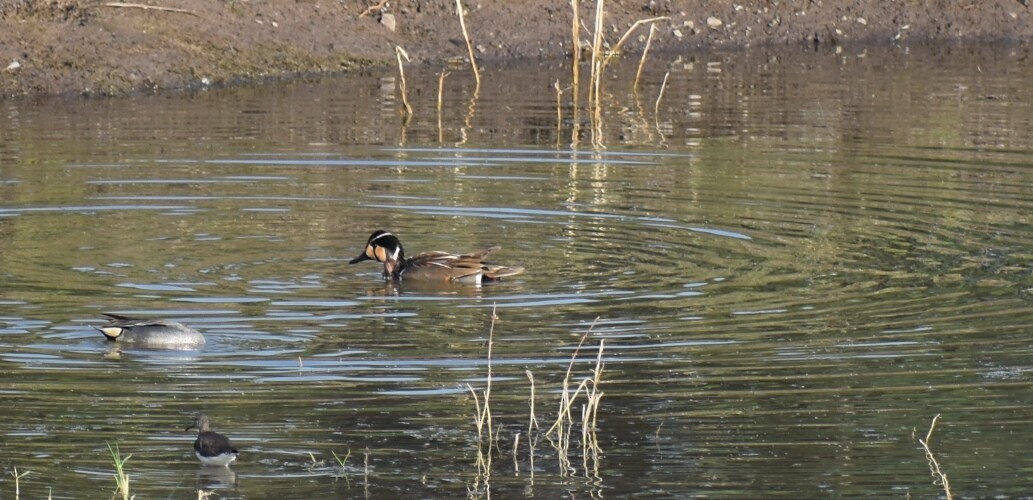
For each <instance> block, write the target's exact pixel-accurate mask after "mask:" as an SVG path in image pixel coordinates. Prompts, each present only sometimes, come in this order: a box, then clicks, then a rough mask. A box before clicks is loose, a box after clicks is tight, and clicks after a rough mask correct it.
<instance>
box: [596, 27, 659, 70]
mask: <svg viewBox="0 0 1033 500" xmlns="http://www.w3.org/2000/svg"><path fill="white" fill-rule="evenodd" d="M668 19H670V17H667V16H661V17H650V18H649V19H639V20H638V21H635V23H634V24H632V25H631V26H630V27H629V28H628V30H627V31H625V32H624V35H623V36H621V37H620V39H618V40H617V43H615V44H613V48H611V49H610V51H609V52H608V53H607V54H606V58H605V59H603V63H602V65H603V67H606V65H607V64H609V63H610V60H611V59H613V58H614V57H616V56H617V54H620V49H621V45H624V42H626V41H627V40H628V37H630V36H631V34H632V33H634V32H635V30H636V29H638V27H639V26H642V25H643V24H653V23H656V22H658V21H664V20H668Z"/></svg>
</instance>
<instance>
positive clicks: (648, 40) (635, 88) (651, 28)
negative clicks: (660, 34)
mask: <svg viewBox="0 0 1033 500" xmlns="http://www.w3.org/2000/svg"><path fill="white" fill-rule="evenodd" d="M655 33H656V24H655V23H653V24H650V25H649V37H648V38H646V47H645V48H644V49H642V59H639V61H638V70H637V71H635V83H633V84H632V85H631V91H632V92H634V93H636V94H637V93H638V81H639V80H641V79H642V69H643V68H645V67H646V56H647V55H648V54H649V47H650V46H651V45H653V35H654V34H655Z"/></svg>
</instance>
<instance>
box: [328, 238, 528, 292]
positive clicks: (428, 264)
mask: <svg viewBox="0 0 1033 500" xmlns="http://www.w3.org/2000/svg"><path fill="white" fill-rule="evenodd" d="M499 248H500V247H491V248H488V249H485V250H482V251H480V252H474V253H468V254H462V255H456V254H451V253H447V252H424V253H420V254H416V255H414V256H412V257H409V258H406V257H405V250H404V249H403V248H402V242H401V241H399V239H398V237H397V236H395V235H393V234H391V233H389V232H387V231H384V230H379V231H375V232H374V233H373V234H372V235H370V237H369V240H367V241H366V249H365V250H364V251H363V252H362V253H361V254H359V256H358V257H355V258H354V259H352V260H351V261H349V262H348V263H349V264H355V263H356V262H362V261H364V260H375V261H377V262H380V263H382V264H384V279H387V280H392V281H409V280H415V281H421V282H444V283H466V284H475V285H479V284H481V283H486V282H492V281H499V280H501V279H502V278H507V277H509V276H516V275H517V274H520V273H522V272H524V268H523V267H515V266H500V265H496V264H491V263H488V262H485V261H484V258H485V257H487V256H488V255H489V254H491V253H493V252H495V251H497V250H499Z"/></svg>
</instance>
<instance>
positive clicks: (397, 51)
mask: <svg viewBox="0 0 1033 500" xmlns="http://www.w3.org/2000/svg"><path fill="white" fill-rule="evenodd" d="M395 56H396V57H397V58H398V76H399V77H400V78H401V80H402V84H401V91H402V104H403V105H405V113H406V116H412V106H410V105H409V96H408V95H407V90H406V87H405V68H404V67H403V66H402V58H403V57H404V58H405V60H406V62H409V61H410V59H409V54H408V53H407V52H406V51H405V49H403V48H402V47H401V46H399V45H395Z"/></svg>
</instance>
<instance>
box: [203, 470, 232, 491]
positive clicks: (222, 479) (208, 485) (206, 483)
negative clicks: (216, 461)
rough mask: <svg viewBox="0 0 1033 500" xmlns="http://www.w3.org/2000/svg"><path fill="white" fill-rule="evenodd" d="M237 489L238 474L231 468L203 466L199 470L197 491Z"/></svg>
mask: <svg viewBox="0 0 1033 500" xmlns="http://www.w3.org/2000/svg"><path fill="white" fill-rule="evenodd" d="M236 487H237V473H236V472H233V469H231V468H229V467H209V466H202V467H201V468H200V469H198V470H197V480H196V481H195V482H194V489H195V490H226V489H233V488H236Z"/></svg>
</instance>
